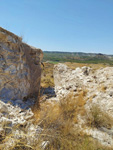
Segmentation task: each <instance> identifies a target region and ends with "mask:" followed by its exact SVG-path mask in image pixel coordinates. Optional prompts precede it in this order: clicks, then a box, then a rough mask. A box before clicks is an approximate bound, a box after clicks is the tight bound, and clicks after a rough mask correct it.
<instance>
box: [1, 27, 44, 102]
mask: <svg viewBox="0 0 113 150" xmlns="http://www.w3.org/2000/svg"><path fill="white" fill-rule="evenodd" d="M42 57H43V53H42V51H41V49H36V48H33V47H31V46H29V45H27V44H25V43H23V42H22V39H21V38H20V37H18V36H16V35H14V34H13V33H11V32H9V31H6V30H4V29H3V28H0V99H7V100H8V99H9V100H15V99H24V98H27V97H29V96H36V97H38V93H39V88H40V78H41V66H40V62H41V60H42Z"/></svg>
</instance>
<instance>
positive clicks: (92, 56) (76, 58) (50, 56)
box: [43, 51, 113, 65]
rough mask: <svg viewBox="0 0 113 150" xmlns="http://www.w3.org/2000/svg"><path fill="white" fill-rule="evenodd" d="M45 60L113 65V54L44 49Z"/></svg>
mask: <svg viewBox="0 0 113 150" xmlns="http://www.w3.org/2000/svg"><path fill="white" fill-rule="evenodd" d="M43 61H44V62H45V61H50V62H52V63H56V62H78V63H95V64H96V63H108V64H111V65H113V55H106V54H101V53H83V52H58V51H44V58H43Z"/></svg>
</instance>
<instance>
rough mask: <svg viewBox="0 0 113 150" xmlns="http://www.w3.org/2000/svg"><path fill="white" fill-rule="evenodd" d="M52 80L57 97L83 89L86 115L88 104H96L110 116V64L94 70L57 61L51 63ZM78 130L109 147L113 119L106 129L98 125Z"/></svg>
mask: <svg viewBox="0 0 113 150" xmlns="http://www.w3.org/2000/svg"><path fill="white" fill-rule="evenodd" d="M54 82H55V92H56V95H57V100H58V101H60V99H62V98H65V97H67V95H68V94H69V93H70V92H72V93H73V94H75V95H76V94H77V93H78V91H87V94H86V95H85V100H86V103H85V105H84V108H85V110H86V114H88V115H89V116H90V114H91V109H92V107H93V106H97V107H98V108H99V109H100V110H101V111H102V112H104V113H103V114H107V115H105V116H104V117H109V118H111V120H113V67H106V68H101V69H98V70H95V71H94V70H93V69H91V68H89V67H85V66H84V67H82V68H76V69H75V70H71V69H70V68H68V67H67V66H66V65H64V64H58V65H55V67H54ZM95 111H98V110H95ZM100 115H101V114H100ZM102 117H103V116H102ZM79 118H80V116H79ZM82 119H83V118H82ZM82 119H79V121H80V122H82V123H80V122H79V125H80V124H85V121H87V120H85V119H84V120H82ZM109 122H110V120H109V121H107V123H108V124H109ZM81 130H82V131H83V132H84V133H86V134H87V135H90V136H92V137H93V138H94V139H97V140H98V141H100V142H101V144H103V145H105V146H109V147H113V137H112V135H113V122H112V126H111V127H110V128H109V129H108V128H106V127H103V126H102V127H101V126H100V127H99V128H94V127H92V128H91V126H90V127H87V126H85V128H81Z"/></svg>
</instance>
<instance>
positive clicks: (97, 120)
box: [88, 104, 113, 129]
mask: <svg viewBox="0 0 113 150" xmlns="http://www.w3.org/2000/svg"><path fill="white" fill-rule="evenodd" d="M89 116H90V118H88V120H89V125H90V126H91V127H96V128H100V127H105V128H108V129H110V128H111V127H112V126H113V119H112V118H111V117H110V116H109V115H108V114H107V113H106V112H104V111H103V110H101V109H100V107H99V106H97V105H96V104H94V105H93V106H92V108H91V112H90V115H89Z"/></svg>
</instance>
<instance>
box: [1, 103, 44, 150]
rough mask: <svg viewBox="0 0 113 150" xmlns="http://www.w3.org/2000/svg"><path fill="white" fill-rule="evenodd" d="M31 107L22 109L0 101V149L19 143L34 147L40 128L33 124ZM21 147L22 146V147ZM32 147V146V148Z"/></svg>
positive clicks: (10, 147) (7, 148)
mask: <svg viewBox="0 0 113 150" xmlns="http://www.w3.org/2000/svg"><path fill="white" fill-rule="evenodd" d="M33 115H34V114H33V112H32V111H31V109H28V110H22V109H21V108H20V107H18V106H16V107H15V106H12V105H11V104H9V103H8V104H6V103H4V102H2V101H0V149H1V150H10V149H13V148H14V147H16V145H17V148H18V146H19V144H20V147H21V146H22V144H23V145H24V147H27V149H29V147H34V146H36V144H37V139H38V136H39V133H40V132H41V131H42V129H41V128H40V127H39V126H38V125H34V124H33V122H34V118H33ZM22 149H23V148H22ZM32 149H33V148H32Z"/></svg>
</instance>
